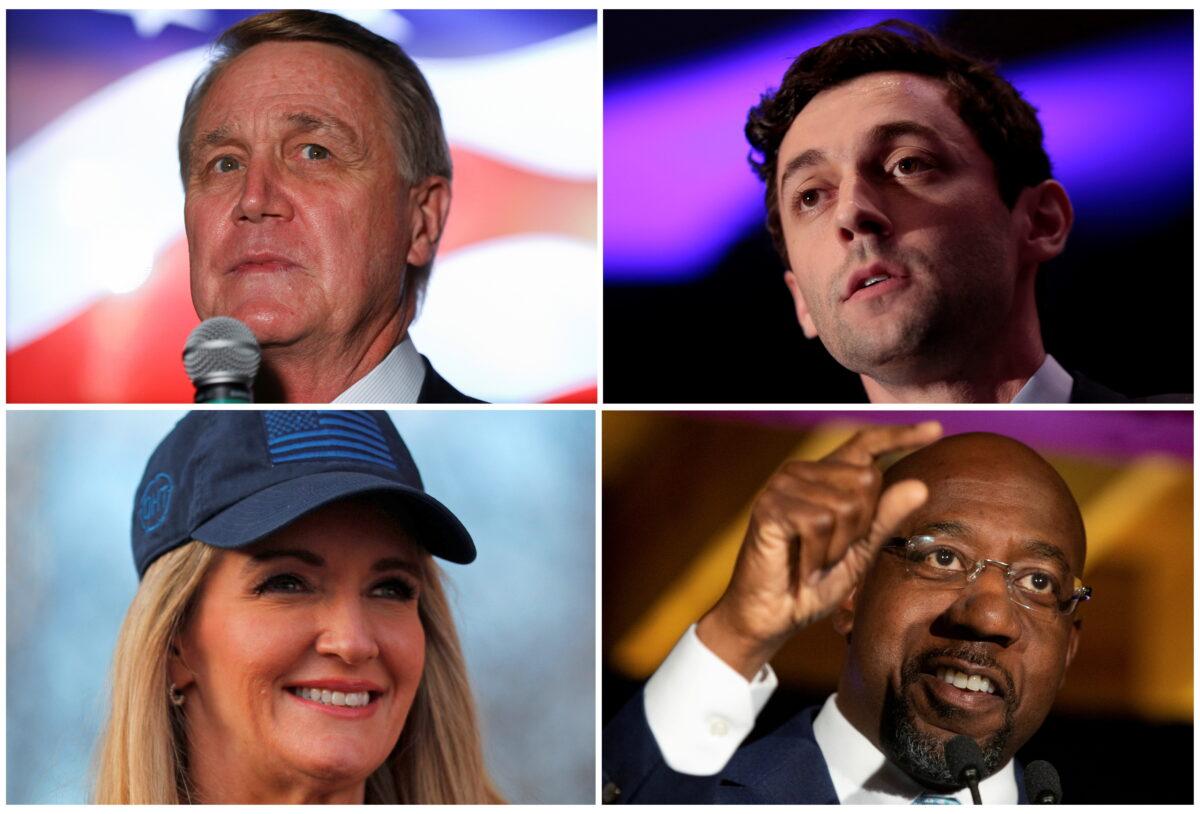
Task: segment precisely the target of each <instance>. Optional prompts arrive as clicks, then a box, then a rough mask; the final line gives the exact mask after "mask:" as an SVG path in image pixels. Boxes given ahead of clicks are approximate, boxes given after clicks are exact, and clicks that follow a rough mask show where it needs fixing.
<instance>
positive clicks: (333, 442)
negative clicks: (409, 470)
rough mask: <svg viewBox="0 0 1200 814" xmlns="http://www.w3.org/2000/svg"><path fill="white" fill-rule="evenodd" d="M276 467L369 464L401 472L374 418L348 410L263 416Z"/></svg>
mask: <svg viewBox="0 0 1200 814" xmlns="http://www.w3.org/2000/svg"><path fill="white" fill-rule="evenodd" d="M263 419H264V421H265V423H266V427H267V451H268V452H269V453H270V455H271V463H272V464H282V463H290V462H292V461H338V460H342V461H365V462H367V463H373V464H378V465H380V466H386V467H387V468H389V469H399V467H398V466H397V465H396V461H395V459H394V458H393V457H392V451H391V450H390V449H389V448H388V444H387V439H385V438H384V436H383V433H382V432H381V431H380V429H379V424H378V422H376V421H375V418H374V416H371V415H369V414H364V413H354V412H348V411H345V410H270V411H267V412H265V413H264V414H263Z"/></svg>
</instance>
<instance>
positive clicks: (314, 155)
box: [300, 144, 329, 161]
mask: <svg viewBox="0 0 1200 814" xmlns="http://www.w3.org/2000/svg"><path fill="white" fill-rule="evenodd" d="M300 155H302V156H304V157H305V158H307V159H308V160H309V161H324V160H325V159H327V158H329V150H327V149H325V148H324V147H322V146H321V145H320V144H305V145H304V146H303V147H301V148H300Z"/></svg>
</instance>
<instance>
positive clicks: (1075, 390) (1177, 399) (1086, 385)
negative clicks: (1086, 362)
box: [1071, 370, 1192, 404]
mask: <svg viewBox="0 0 1200 814" xmlns="http://www.w3.org/2000/svg"><path fill="white" fill-rule="evenodd" d="M1071 378H1072V379H1073V380H1074V381H1073V382H1072V383H1071V403H1072V404H1132V403H1135V402H1137V403H1142V404H1154V403H1168V404H1180V403H1184V404H1190V403H1191V401H1192V396H1191V394H1190V393H1167V394H1164V395H1161V396H1143V397H1141V398H1130V397H1129V396H1126V395H1122V394H1121V393H1118V392H1117V391H1115V390H1109V389H1108V388H1107V387H1105V386H1104V385H1102V384H1097V383H1096V382H1094V381H1092V380H1091V379H1089V378H1087V377H1086V376H1084V375H1083V374H1082V373H1080V372H1079V371H1077V370H1072V371H1071Z"/></svg>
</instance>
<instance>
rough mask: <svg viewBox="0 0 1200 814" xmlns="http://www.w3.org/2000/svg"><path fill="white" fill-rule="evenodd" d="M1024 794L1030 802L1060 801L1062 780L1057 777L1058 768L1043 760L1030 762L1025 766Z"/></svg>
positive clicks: (1047, 803) (1055, 802) (1046, 802)
mask: <svg viewBox="0 0 1200 814" xmlns="http://www.w3.org/2000/svg"><path fill="white" fill-rule="evenodd" d="M1025 794H1026V795H1027V796H1028V797H1029V802H1031V803H1041V804H1043V805H1058V804H1059V803H1061V802H1062V782H1061V781H1060V780H1059V779H1058V770H1057V769H1055V768H1054V767H1053V766H1051V765H1050V764H1049V763H1048V762H1047V761H1045V760H1035V761H1033V762H1032V763H1030V764H1029V765H1028V766H1026V767H1025Z"/></svg>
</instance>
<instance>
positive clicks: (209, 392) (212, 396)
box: [183, 317, 262, 404]
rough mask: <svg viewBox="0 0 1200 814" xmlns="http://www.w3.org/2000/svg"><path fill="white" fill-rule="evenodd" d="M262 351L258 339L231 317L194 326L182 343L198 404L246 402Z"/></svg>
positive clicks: (189, 376) (252, 387)
mask: <svg viewBox="0 0 1200 814" xmlns="http://www.w3.org/2000/svg"><path fill="white" fill-rule="evenodd" d="M261 361H262V351H261V350H260V349H259V347H258V340H257V339H255V338H254V334H252V333H251V332H250V329H249V328H247V327H246V326H245V325H244V324H242V323H241V322H239V321H237V320H236V319H234V318H233V317H213V318H212V319H206V320H204V321H203V322H201V323H200V324H199V325H197V326H196V328H195V330H193V331H192V332H191V334H189V335H188V338H187V342H186V343H184V346H183V367H184V370H186V371H187V375H188V378H189V379H191V380H192V384H193V385H195V387H196V398H195V401H196V403H197V404H249V403H250V402H252V401H254V377H255V376H257V375H258V365H259V363H260V362H261Z"/></svg>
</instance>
